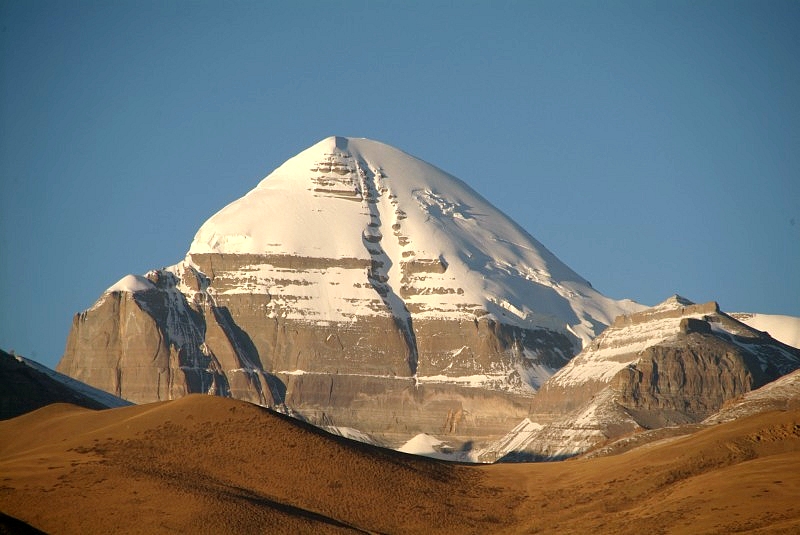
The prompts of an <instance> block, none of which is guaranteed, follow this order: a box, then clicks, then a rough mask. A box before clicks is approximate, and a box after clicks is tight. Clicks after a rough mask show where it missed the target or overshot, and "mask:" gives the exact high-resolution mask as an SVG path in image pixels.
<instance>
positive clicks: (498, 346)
mask: <svg viewBox="0 0 800 535" xmlns="http://www.w3.org/2000/svg"><path fill="white" fill-rule="evenodd" d="M498 172H502V170H500V169H498ZM640 308H641V306H639V305H637V304H636V303H633V302H631V301H615V300H612V299H609V298H607V297H605V296H603V295H602V294H600V293H599V292H597V291H596V290H594V289H593V288H592V287H591V285H590V284H589V283H588V282H587V281H586V280H585V279H584V278H582V277H581V276H579V275H578V274H576V273H575V272H574V271H573V270H571V269H570V268H569V267H567V266H566V265H564V264H563V263H562V262H561V261H559V260H558V259H557V258H556V257H555V256H554V255H553V254H552V253H551V252H550V251H548V250H547V249H546V248H545V247H544V246H543V245H542V244H540V243H539V242H537V241H536V240H535V239H534V238H533V237H532V236H530V235H529V234H528V233H527V232H525V231H524V230H523V229H521V228H520V227H519V226H518V225H516V224H515V223H514V222H513V221H511V220H510V219H509V218H508V217H506V216H505V215H504V214H502V213H501V212H500V211H499V210H497V209H496V208H494V207H493V206H492V205H491V204H490V203H489V202H488V201H486V200H485V199H484V198H483V197H481V196H480V195H479V194H478V193H476V192H475V191H473V190H472V189H471V188H470V187H469V186H467V185H466V184H465V183H464V182H462V181H460V180H458V179H457V178H455V177H453V176H451V175H449V174H447V173H445V172H443V171H441V170H440V169H438V168H436V167H434V166H432V165H430V164H427V163H425V162H423V161H421V160H419V159H417V158H414V157H412V156H410V155H408V154H406V153H404V152H402V151H400V150H398V149H395V148H393V147H390V146H388V145H384V144H382V143H379V142H376V141H371V140H366V139H352V138H343V137H330V138H327V139H325V140H323V141H321V142H319V143H317V144H316V145H314V146H312V147H310V148H309V149H307V150H305V151H303V152H301V153H300V154H298V155H297V156H295V157H293V158H291V159H289V160H288V161H287V162H285V163H284V164H283V165H281V166H280V167H278V168H277V169H276V170H275V171H274V172H272V173H271V174H270V175H269V176H268V177H266V178H265V179H264V180H262V181H261V182H260V183H259V184H258V185H257V186H256V187H255V188H254V189H253V190H252V191H250V192H249V193H247V194H246V195H245V196H244V197H242V198H240V199H238V200H236V201H234V202H233V203H231V204H229V205H228V206H226V207H225V208H223V209H222V210H220V211H219V212H218V213H217V214H215V215H214V216H212V217H211V218H210V219H209V220H208V221H206V222H205V223H204V224H203V225H202V226H201V227H200V229H199V230H198V232H197V234H196V236H195V238H194V240H193V242H192V243H191V245H190V247H189V251H188V253H187V254H186V257H185V259H184V260H183V261H181V262H179V263H178V264H176V265H174V266H171V267H167V268H163V269H157V270H153V271H150V272H148V273H147V274H145V275H144V276H139V275H128V276H126V277H124V278H123V279H121V280H120V281H119V282H118V283H116V284H114V285H113V286H111V287H110V288H109V289H108V291H106V292H105V293H104V294H103V295H102V296H101V297H100V298H99V299H98V301H97V302H96V303H95V304H94V306H92V307H91V308H90V309H89V310H87V311H85V312H82V313H80V314H78V315H76V316H75V318H74V320H73V326H72V330H71V332H70V334H69V338H68V341H67V347H66V350H65V354H64V356H63V358H62V360H61V362H60V363H59V365H58V370H59V371H62V372H63V373H66V374H68V375H70V376H72V377H75V378H78V379H80V380H82V381H85V382H87V383H89V384H92V385H94V386H96V387H98V388H101V389H104V390H107V391H109V392H113V393H115V394H116V395H118V396H120V397H123V398H125V399H128V400H131V401H135V402H149V401H156V400H166V399H173V398H177V397H181V396H184V395H186V394H188V393H192V392H206V393H213V394H217V395H221V396H230V397H234V398H238V399H242V400H246V401H251V402H254V403H257V404H261V405H266V406H274V407H282V408H283V409H284V410H286V411H290V412H291V413H292V414H295V415H297V416H299V417H302V418H305V419H307V420H308V421H310V422H313V423H315V424H317V425H321V426H329V427H336V428H354V429H357V430H359V431H360V432H366V433H369V434H374V435H376V436H379V438H381V440H385V441H387V442H388V443H390V444H392V445H394V446H399V445H401V444H403V443H405V442H406V441H407V440H409V439H410V438H412V437H413V436H415V435H417V434H424V433H427V434H431V433H435V434H439V435H442V434H444V435H447V436H448V437H449V438H451V439H452V440H454V441H455V443H456V444H458V443H465V442H470V441H475V440H480V439H482V438H485V437H496V436H499V435H500V434H502V433H504V432H505V431H506V430H507V429H508V427H509V424H511V423H513V422H515V421H517V420H518V419H519V418H520V417H522V416H524V415H525V414H527V411H528V406H529V403H530V400H531V398H532V396H533V394H534V393H535V392H536V391H537V390H538V388H539V387H540V385H541V384H543V383H544V382H545V381H546V380H547V379H548V378H549V377H550V375H552V374H553V373H554V372H555V371H556V370H558V369H559V368H561V367H562V366H563V365H564V364H566V363H567V362H568V361H569V359H571V358H572V357H573V356H574V355H575V354H576V353H577V352H578V351H580V350H581V348H582V347H583V346H585V345H587V344H589V343H590V342H591V341H592V339H593V338H594V337H595V336H597V335H598V334H599V333H600V332H602V331H603V329H605V327H606V326H607V325H608V324H610V323H611V321H612V320H613V319H614V317H616V316H617V315H619V314H623V313H626V312H632V311H635V310H639V309H640Z"/></svg>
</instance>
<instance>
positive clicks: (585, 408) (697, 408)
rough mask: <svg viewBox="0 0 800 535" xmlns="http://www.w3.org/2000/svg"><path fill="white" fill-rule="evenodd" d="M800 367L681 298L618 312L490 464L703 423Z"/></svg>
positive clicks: (796, 353) (785, 350)
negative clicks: (730, 402) (729, 404)
mask: <svg viewBox="0 0 800 535" xmlns="http://www.w3.org/2000/svg"><path fill="white" fill-rule="evenodd" d="M797 368H800V350H798V349H796V348H793V347H790V346H787V345H785V344H783V343H781V342H778V341H777V340H774V339H773V338H771V337H770V336H769V335H768V334H767V333H764V332H761V331H757V330H755V329H752V328H751V327H748V326H747V325H745V324H743V323H741V322H739V321H737V320H736V319H734V318H732V317H731V316H729V315H727V314H725V313H723V312H721V311H720V310H719V307H718V305H717V304H716V303H713V302H711V303H705V304H700V305H697V304H694V303H692V302H690V301H688V300H686V299H684V298H681V297H679V296H674V297H672V298H670V299H668V300H667V301H665V302H664V303H661V304H660V305H658V306H656V307H653V308H651V309H648V310H645V311H642V312H639V313H634V314H630V315H625V316H621V317H619V318H617V319H616V320H615V321H614V323H613V325H612V326H611V327H609V328H608V329H607V330H606V331H605V332H604V333H603V334H602V335H600V336H599V337H597V338H596V339H595V340H594V341H593V342H592V343H591V344H590V345H589V346H588V347H586V348H585V349H584V350H583V351H582V352H581V353H580V354H579V355H578V356H576V357H575V358H574V359H573V360H572V361H571V362H570V363H569V364H567V365H566V366H565V367H564V368H562V369H561V370H560V371H559V372H557V373H556V374H555V375H553V377H551V378H550V379H549V380H548V381H547V382H546V383H545V384H544V385H543V387H542V388H541V389H540V391H539V395H538V396H537V397H536V399H535V400H534V401H533V403H532V411H531V415H529V417H528V419H527V420H525V421H523V423H522V424H520V426H519V429H517V430H515V431H513V432H512V433H511V434H510V436H507V437H505V438H504V439H503V440H502V441H499V442H497V443H496V444H494V445H493V446H491V447H489V448H487V449H486V450H485V451H484V452H483V458H484V460H494V459H496V458H503V457H506V458H509V459H515V458H516V459H526V458H545V459H547V458H562V457H568V456H571V455H576V454H578V453H581V452H583V451H586V450H588V449H590V448H592V447H595V446H596V445H598V444H601V443H603V442H605V441H607V440H609V439H613V438H616V437H620V436H622V435H624V434H627V433H632V432H637V431H641V430H645V429H657V428H662V427H666V426H673V425H680V424H686V423H696V422H701V421H703V420H704V419H706V418H707V417H709V416H710V415H712V414H713V413H715V412H717V411H718V410H719V409H720V408H721V407H723V405H724V404H725V402H726V401H728V400H731V399H735V398H737V397H739V396H741V395H743V394H745V393H747V392H750V391H751V390H755V389H757V388H760V387H762V386H763V385H765V384H767V383H769V382H771V381H774V380H776V379H778V378H779V377H781V376H783V375H785V374H787V373H789V372H792V371H793V370H795V369H797Z"/></svg>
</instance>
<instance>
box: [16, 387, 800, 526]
mask: <svg viewBox="0 0 800 535" xmlns="http://www.w3.org/2000/svg"><path fill="white" fill-rule="evenodd" d="M798 424H800V412H798V411H797V410H796V409H793V410H779V411H768V412H760V413H756V414H753V415H751V416H748V417H745V418H739V419H737V420H734V421H730V422H725V423H721V424H718V425H709V426H707V427H704V428H703V429H702V430H700V431H698V432H695V433H692V434H690V435H687V436H684V437H679V438H673V439H671V440H668V441H659V442H653V443H649V444H647V445H646V447H641V448H633V449H632V450H630V451H627V452H626V453H624V454H620V455H609V456H605V457H602V458H593V459H586V458H578V459H573V460H570V461H568V462H554V463H523V464H511V463H501V464H496V465H490V466H465V465H458V464H453V463H443V462H439V461H435V460H431V459H424V458H420V457H417V456H412V455H406V454H402V453H398V452H393V451H390V450H386V449H381V448H375V447H372V446H370V445H367V444H362V443H358V442H353V441H350V440H346V439H343V438H340V437H335V436H332V435H330V434H328V433H325V432H323V431H321V430H319V429H316V428H314V427H312V426H310V425H307V424H303V423H302V422H299V421H297V420H293V419H290V418H287V417H284V416H282V415H280V414H276V413H274V412H272V411H269V410H267V409H264V408H261V407H257V406H255V405H252V404H249V403H244V402H241V401H237V400H233V399H225V398H220V397H216V396H200V395H194V396H186V397H184V398H181V399H179V400H176V401H169V402H161V403H153V404H147V405H138V406H132V407H123V408H119V409H111V410H106V411H91V410H86V409H80V408H78V407H75V406H70V405H63V404H57V405H50V406H48V407H45V408H43V409H40V410H38V411H35V412H31V413H29V414H26V415H24V416H20V417H17V418H14V419H12V420H6V421H0V474H2V485H0V509H1V510H2V512H3V513H4V514H6V515H9V516H11V517H15V518H18V519H20V520H21V521H24V522H26V523H28V524H29V525H31V526H33V527H35V528H37V529H41V530H42V531H44V532H47V533H60V534H67V535H68V534H78V533H80V534H95V533H98V534H100V533H119V534H127V533H230V534H239V533H264V532H269V533H350V532H352V533H431V534H434V533H443V534H444V533H476V534H477V533H482V534H486V533H542V534H550V533H552V534H557V533H619V534H622V535H627V534H630V535H633V534H636V533H641V532H642V530H643V529H646V530H648V531H653V530H654V531H657V532H663V533H672V534H680V533H686V534H689V533H709V534H710V533H742V532H757V533H760V534H767V533H797V532H798V529H800V506H798V504H797V495H798V489H800V425H798ZM2 525H3V519H2V518H0V526H2ZM16 527H17V526H13V528H16ZM0 529H2V527H0ZM11 532H12V533H17V532H18V531H16V529H14V530H13V531H11Z"/></svg>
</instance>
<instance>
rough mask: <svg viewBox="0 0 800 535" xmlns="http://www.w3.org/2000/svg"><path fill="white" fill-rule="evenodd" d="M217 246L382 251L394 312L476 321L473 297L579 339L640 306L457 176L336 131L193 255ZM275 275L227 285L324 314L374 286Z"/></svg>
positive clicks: (343, 314)
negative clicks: (590, 277) (600, 283)
mask: <svg viewBox="0 0 800 535" xmlns="http://www.w3.org/2000/svg"><path fill="white" fill-rule="evenodd" d="M343 199H344V200H349V201H352V202H349V203H347V202H342V200H343ZM365 201H366V202H365ZM211 253H220V254H240V255H241V254H258V255H278V256H281V257H289V256H293V257H301V258H330V259H352V260H353V261H366V262H374V261H376V260H377V261H378V263H381V264H382V265H381V266H379V267H378V268H377V269H375V270H374V271H375V273H373V275H374V277H375V278H379V279H380V280H381V281H382V282H383V283H385V285H386V287H387V288H391V289H392V292H390V294H389V296H388V298H387V302H388V303H389V305H390V306H392V307H393V308H394V309H396V310H395V311H398V310H401V309H403V308H406V309H408V310H413V311H414V314H415V317H431V318H440V317H448V318H450V319H452V318H453V317H454V316H457V317H462V318H464V319H468V320H471V319H472V318H473V317H474V306H475V305H476V304H478V305H481V306H483V307H484V308H485V310H486V311H487V312H488V313H490V314H493V315H494V316H496V317H498V318H502V321H504V322H506V323H513V324H516V325H519V326H521V327H525V328H529V327H531V326H537V327H545V328H549V329H557V330H564V329H565V327H566V329H568V330H569V331H570V332H572V333H573V334H574V335H576V336H577V337H578V338H579V339H580V340H581V341H582V343H583V344H587V343H588V342H589V341H591V340H592V339H593V338H594V337H595V336H597V334H599V332H600V331H602V329H603V328H604V327H605V325H608V324H610V323H611V321H612V320H613V319H614V317H615V316H617V315H618V314H620V313H625V312H631V311H634V310H637V309H639V308H641V307H640V306H639V305H637V304H636V303H633V302H631V301H615V300H612V299H609V298H607V297H605V296H603V295H602V294H600V293H598V292H597V291H595V290H594V289H593V288H592V287H591V286H590V285H589V283H588V282H587V281H586V280H585V279H583V278H582V277H581V276H579V275H578V274H576V273H575V272H574V271H573V270H571V269H570V268H569V267H567V266H566V265H565V264H563V263H562V262H561V261H559V260H558V259H557V258H556V257H555V256H554V255H553V254H552V253H551V252H550V251H549V250H547V248H545V247H544V246H543V245H542V244H541V243H539V242H538V241H536V240H535V239H534V238H533V237H531V235H530V234H528V233H527V232H525V231H524V230H523V229H522V228H520V227H519V226H518V225H517V224H516V223H514V222H513V221H511V220H510V219H509V218H508V217H507V216H505V215H504V214H502V213H501V212H500V211H498V210H497V209H496V208H494V207H493V206H492V205H491V204H490V203H489V202H488V201H486V200H485V199H484V198H483V197H481V196H480V195H479V194H478V193H476V192H475V191H474V190H472V189H471V188H470V187H469V186H467V185H466V184H465V183H464V182H462V181H461V180H459V179H457V178H455V177H453V176H452V175H449V174H447V173H445V172H444V171H442V170H440V169H438V168H436V167H434V166H432V165H430V164H427V163H425V162H423V161H421V160H419V159H417V158H414V157H413V156H410V155H408V154H406V153H404V152H402V151H400V150H398V149H395V148H393V147H390V146H388V145H385V144H383V143H379V142H377V141H371V140H368V139H353V138H343V137H329V138H327V139H324V140H322V141H320V142H319V143H317V144H316V145H314V146H312V147H310V148H309V149H306V150H305V151H303V152H301V153H300V154H298V155H297V156H295V157H294V158H291V159H290V160H288V161H287V162H286V163H284V164H283V165H281V166H280V167H279V168H278V169H276V170H275V171H274V172H273V173H271V174H270V175H269V176H268V177H266V178H265V179H264V180H262V181H261V182H260V183H259V184H258V186H257V187H256V188H255V189H253V190H252V191H250V192H249V193H248V194H246V195H245V196H244V197H242V198H241V199H238V200H236V201H234V202H233V203H231V204H229V205H228V206H226V207H225V208H223V209H222V210H221V211H220V212H218V213H217V214H215V215H214V216H213V217H211V218H210V219H209V220H208V221H207V222H206V223H205V224H203V226H202V227H201V228H200V229H199V231H198V232H197V234H196V236H195V238H194V241H193V242H192V244H191V247H190V249H189V254H188V256H187V262H189V263H191V262H192V257H193V256H194V255H197V254H211ZM373 265H374V264H373ZM430 268H433V269H430ZM423 271H424V272H425V277H421V276H416V274H415V272H423ZM268 275H269V273H266V272H265V268H264V267H263V266H256V265H253V266H252V267H244V268H243V269H242V270H241V273H240V277H239V278H240V281H241V283H240V284H237V285H233V286H231V287H229V288H227V289H225V290H224V292H225V293H237V292H253V291H258V290H264V291H269V292H270V295H272V296H273V297H274V298H275V299H276V301H277V302H280V300H281V297H282V296H284V295H286V296H289V295H290V296H292V297H298V296H300V297H301V298H302V299H303V303H302V306H296V307H294V308H293V309H292V310H282V312H285V313H288V314H289V315H290V316H291V315H294V316H296V317H298V318H299V317H302V318H308V317H313V318H316V319H318V320H323V321H324V320H332V321H341V320H346V319H348V318H351V317H352V315H353V314H355V313H363V310H360V309H359V304H360V302H361V301H362V300H363V299H366V298H371V297H372V294H373V288H372V287H370V285H369V284H364V283H365V282H366V280H365V279H366V277H363V274H362V276H361V277H360V278H359V280H340V281H339V279H337V281H339V284H337V285H331V284H326V281H328V280H330V278H331V277H333V278H337V275H346V276H347V277H349V278H352V276H353V272H345V270H343V269H341V268H337V267H335V266H331V267H330V268H328V269H321V270H318V271H306V272H304V273H303V274H302V276H297V275H294V274H292V275H291V276H290V277H289V280H287V281H286V284H284V285H282V286H280V287H279V286H277V285H275V284H271V283H270V278H269V276H268ZM392 293H394V294H395V295H394V296H393V295H392ZM392 297H394V298H395V299H394V302H393V300H392ZM465 304H467V305H469V306H470V307H473V308H470V309H469V310H465V309H464V305H465ZM403 305H405V306H403ZM273 312H274V313H278V312H277V310H275V311H273Z"/></svg>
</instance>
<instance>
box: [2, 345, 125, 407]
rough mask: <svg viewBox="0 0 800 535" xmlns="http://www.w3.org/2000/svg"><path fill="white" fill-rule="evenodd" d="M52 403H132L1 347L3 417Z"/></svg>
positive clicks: (103, 405) (99, 404)
mask: <svg viewBox="0 0 800 535" xmlns="http://www.w3.org/2000/svg"><path fill="white" fill-rule="evenodd" d="M50 403H73V404H75V405H80V406H82V407H86V408H90V409H107V408H112V407H123V406H125V405H130V403H129V402H127V401H125V400H123V399H120V398H118V397H116V396H112V395H111V394H109V393H108V392H103V391H102V390H98V389H96V388H93V387H91V386H89V385H87V384H84V383H81V382H80V381H76V380H75V379H72V378H70V377H67V376H66V375H63V374H60V373H58V372H55V371H53V370H51V369H49V368H47V367H46V366H42V365H41V364H39V363H38V362H34V361H32V360H29V359H26V358H25V357H21V356H19V355H13V354H10V353H6V352H5V351H3V350H0V420H6V419H8V418H14V417H15V416H19V415H21V414H25V413H26V412H30V411H32V410H35V409H38V408H40V407H44V406H45V405H49V404H50Z"/></svg>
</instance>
